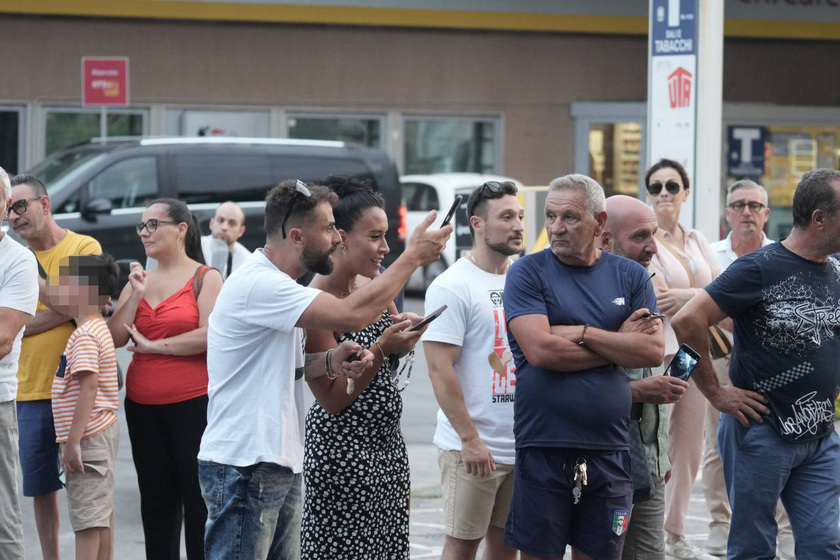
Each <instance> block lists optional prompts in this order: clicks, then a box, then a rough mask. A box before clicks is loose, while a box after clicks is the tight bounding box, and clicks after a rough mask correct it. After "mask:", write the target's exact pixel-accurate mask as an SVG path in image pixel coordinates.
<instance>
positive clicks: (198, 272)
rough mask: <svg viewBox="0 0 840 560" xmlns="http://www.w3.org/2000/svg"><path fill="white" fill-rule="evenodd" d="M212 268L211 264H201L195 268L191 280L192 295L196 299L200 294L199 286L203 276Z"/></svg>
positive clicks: (202, 282)
mask: <svg viewBox="0 0 840 560" xmlns="http://www.w3.org/2000/svg"><path fill="white" fill-rule="evenodd" d="M211 268H213V267H212V266H206V265H201V266H199V267H198V268H196V269H195V275H194V276H193V281H192V291H193V297H195V300H196V301H198V296H199V295H201V286H202V285H203V284H204V276H205V275H206V274H207V271H208V270H210V269H211Z"/></svg>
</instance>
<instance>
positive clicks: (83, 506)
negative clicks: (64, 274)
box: [59, 421, 120, 531]
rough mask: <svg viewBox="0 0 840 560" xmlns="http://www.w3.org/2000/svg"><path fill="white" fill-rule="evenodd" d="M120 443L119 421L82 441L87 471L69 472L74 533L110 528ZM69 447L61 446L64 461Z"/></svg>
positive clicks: (70, 507)
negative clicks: (66, 449)
mask: <svg viewBox="0 0 840 560" xmlns="http://www.w3.org/2000/svg"><path fill="white" fill-rule="evenodd" d="M119 443H120V429H119V426H118V425H117V422H116V421H115V422H114V423H113V424H111V425H110V426H108V427H107V428H105V429H104V430H102V431H101V432H99V433H98V434H96V435H95V436H92V437H89V438H87V439H83V440H82V444H81V446H82V464H83V465H84V467H85V472H83V473H80V472H68V473H66V476H67V502H68V506H69V508H68V509H69V510H70V526H71V527H73V531H83V530H85V529H93V528H104V527H110V526H111V513H112V512H113V511H114V489H115V487H116V479H115V477H114V470H115V467H116V460H117V447H119ZM66 447H67V445H66V444H64V443H62V444H60V445H59V454H60V457H61V458H63V457H64V450H65V448H66Z"/></svg>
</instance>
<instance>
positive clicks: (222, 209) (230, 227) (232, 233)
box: [210, 201, 245, 248]
mask: <svg viewBox="0 0 840 560" xmlns="http://www.w3.org/2000/svg"><path fill="white" fill-rule="evenodd" d="M210 233H211V234H212V235H213V237H216V238H218V239H222V240H223V241H225V242H226V243H227V244H228V246H230V247H231V248H232V247H233V244H234V243H236V241H237V240H238V239H239V238H240V237H242V235H243V234H244V233H245V212H243V211H242V208H240V207H239V205H238V204H236V203H235V202H230V201H228V202H223V203H222V204H220V205H219V207H218V208H216V215H215V216H213V219H212V220H210Z"/></svg>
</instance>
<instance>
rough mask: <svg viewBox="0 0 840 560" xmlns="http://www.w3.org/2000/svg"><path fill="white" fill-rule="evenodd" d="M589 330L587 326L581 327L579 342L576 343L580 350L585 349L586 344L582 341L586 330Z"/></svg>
mask: <svg viewBox="0 0 840 560" xmlns="http://www.w3.org/2000/svg"><path fill="white" fill-rule="evenodd" d="M587 328H589V325H588V324H586V325H583V332H582V333H580V342H578V346H580V347H582V348H586V342H584V341H583V337H585V336H586V329H587Z"/></svg>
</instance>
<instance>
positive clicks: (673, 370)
mask: <svg viewBox="0 0 840 560" xmlns="http://www.w3.org/2000/svg"><path fill="white" fill-rule="evenodd" d="M699 361H700V354H698V353H697V351H696V350H695V349H694V348H692V347H691V346H689V345H688V344H683V345H682V346H680V349H679V350H677V353H676V354H674V359H673V360H671V363H670V364H668V369H666V370H665V375H670V376H673V377H679V378H680V379H682V380H683V381H688V378H689V377H690V376H691V372H692V371H694V366H696V365H697V362H699Z"/></svg>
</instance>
